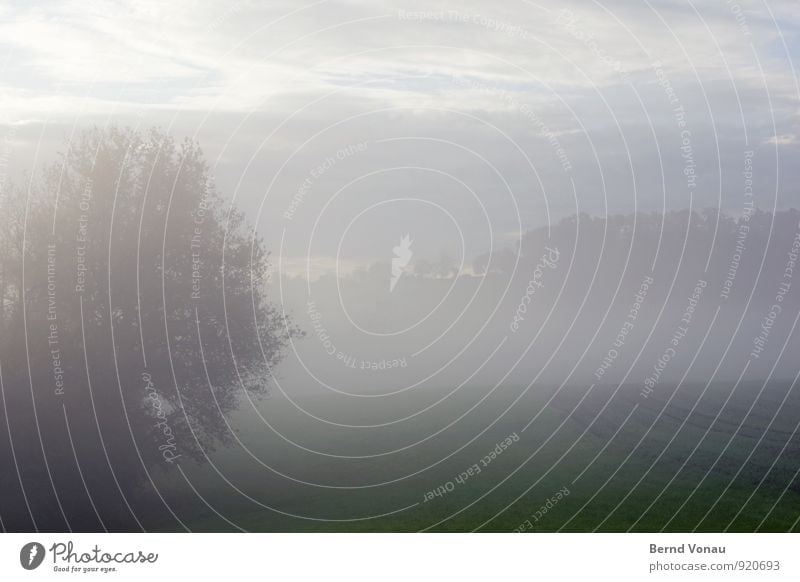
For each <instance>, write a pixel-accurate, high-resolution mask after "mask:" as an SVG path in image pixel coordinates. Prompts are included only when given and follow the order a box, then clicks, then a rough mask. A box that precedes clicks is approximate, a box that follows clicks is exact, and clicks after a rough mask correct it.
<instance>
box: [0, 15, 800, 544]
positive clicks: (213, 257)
mask: <svg viewBox="0 0 800 582" xmlns="http://www.w3.org/2000/svg"><path fill="white" fill-rule="evenodd" d="M795 9H796V7H795V6H794V3H792V2H789V1H783V0H770V1H769V2H766V3H747V5H746V6H745V5H744V4H742V5H741V6H740V5H739V4H736V3H732V2H725V3H723V2H716V3H714V2H702V3H699V5H688V4H687V5H684V4H681V3H678V2H656V3H643V4H641V5H640V4H631V3H629V2H621V1H620V2H616V1H615V2H609V3H604V4H602V5H599V4H597V5H594V4H593V5H591V6H587V5H585V3H579V2H566V3H564V2H561V3H557V4H554V3H552V2H550V3H541V4H539V3H531V2H527V1H523V0H520V1H516V0H509V1H507V2H500V3H496V5H492V6H491V7H490V6H488V5H485V3H478V2H467V3H463V2H460V3H458V4H457V5H456V4H455V3H453V2H440V3H437V4H435V5H431V4H429V3H417V2H390V1H381V2H362V1H355V0H353V1H348V0H340V1H335V2H318V3H314V4H309V5H303V6H298V5H295V4H294V3H289V2H282V1H275V2H269V3H251V2H238V3H234V4H231V5H230V6H229V7H225V6H222V5H215V4H213V3H210V2H209V3H204V2H200V3H197V2H175V3H170V4H169V6H165V5H162V3H157V2H149V1H147V2H136V3H133V4H132V5H128V4H123V3H111V4H108V5H103V6H101V5H95V4H93V3H90V4H84V3H77V2H70V1H59V2H53V3H48V4H47V5H45V6H39V7H29V6H27V5H24V4H19V3H11V4H9V5H8V6H6V7H4V8H3V9H2V14H3V18H2V20H3V22H4V24H2V25H0V31H2V33H3V34H2V35H0V38H2V40H0V53H2V54H3V55H4V56H5V59H4V60H3V65H2V66H3V71H4V73H3V76H2V79H3V81H2V95H3V99H4V107H3V111H2V112H0V209H2V213H0V216H1V218H0V221H2V230H1V231H0V234H2V239H0V245H1V246H0V249H1V250H2V263H0V283H1V284H2V294H3V295H2V297H3V332H2V340H1V343H0V379H1V380H2V395H3V399H2V406H3V412H4V414H3V415H2V417H0V419H1V420H2V424H3V425H4V426H3V427H0V460H2V463H3V469H4V470H3V472H2V473H3V474H2V477H1V478H0V493H2V495H0V518H1V520H2V521H1V522H0V523H1V524H2V527H3V529H4V530H6V529H7V530H9V531H37V530H44V531H65V530H70V529H74V530H87V531H101V530H103V529H106V530H125V531H127V530H152V529H160V530H170V531H172V530H211V531H217V530H226V531H227V530H259V531H260V530H270V531H283V530H317V529H321V530H338V529H365V530H369V531H372V530H388V531H417V530H425V529H437V530H455V531H469V530H473V529H486V530H499V531H509V530H513V529H515V528H516V529H519V528H518V524H519V522H521V521H523V520H524V519H525V517H526V516H527V515H528V513H529V509H530V508H531V507H534V508H535V507H538V506H539V505H540V501H541V500H543V499H548V498H550V497H551V496H552V495H553V494H554V492H555V491H560V490H561V489H560V488H561V487H566V486H567V485H569V486H570V487H573V486H574V487H573V489H572V493H570V494H569V495H570V496H569V499H568V500H565V501H564V502H563V504H562V505H560V507H562V510H560V511H561V513H559V514H557V516H556V517H552V518H551V519H552V520H554V521H551V522H548V523H546V524H544V525H542V529H544V530H547V531H555V530H558V529H562V528H566V529H573V530H575V531H592V530H594V529H595V528H599V527H601V525H604V524H606V525H605V526H604V527H607V528H608V529H611V530H613V531H625V530H627V529H629V528H634V527H639V528H643V529H645V530H648V531H658V530H660V529H662V528H667V529H677V530H681V529H684V530H686V529H688V530H691V529H694V528H701V529H703V528H705V529H711V530H714V531H716V530H722V529H726V528H727V527H732V528H734V529H738V530H742V531H749V530H752V529H755V528H756V526H758V527H762V526H763V527H764V528H765V529H769V530H780V531H785V530H786V529H789V530H791V529H793V528H795V527H796V526H797V521H795V517H797V512H798V510H799V509H798V508H800V497H798V495H800V493H798V490H797V485H796V477H797V474H798V473H797V471H798V470H799V469H798V466H797V454H796V452H797V440H796V433H797V428H798V424H797V422H796V417H797V410H798V408H797V406H798V401H797V395H796V393H795V392H796V391H795V383H796V380H797V377H798V374H799V373H800V370H798V365H797V361H796V357H794V355H795V354H797V353H798V349H800V333H798V330H797V322H798V316H799V314H800V294H798V289H800V282H798V280H797V279H798V277H800V271H798V262H797V261H798V255H800V211H799V210H798V208H800V193H798V186H797V184H798V183H800V174H799V173H798V164H797V163H796V160H797V159H798V156H799V155H800V140H799V139H798V132H799V131H800V129H799V128H800V125H799V123H798V109H797V99H798V96H799V95H800V88H799V87H798V82H797V75H796V71H795V68H794V59H795V57H796V56H797V52H798V43H797V22H796V15H794V13H793V11H795ZM506 439H508V440H506ZM501 443H504V444H502V445H501ZM497 450H500V451H501V452H500V453H497V452H496V451H497ZM491 451H495V452H494V455H493V456H492V454H491ZM488 457H490V462H485V459H486V458H488ZM490 464H491V465H492V468H491V469H490V468H489V465H490ZM473 465H477V466H479V468H482V469H483V472H482V476H480V477H478V476H477V475H478V473H475V474H472V473H469V474H468V477H462V475H463V474H464V471H466V468H467V467H471V466H473ZM618 471H619V477H617V475H618ZM456 475H457V476H460V477H461V485H460V486H454V491H455V492H453V491H451V490H449V489H448V488H447V487H445V489H444V493H442V492H439V493H438V494H437V495H436V496H435V497H437V498H438V497H442V499H437V500H435V501H434V500H433V498H432V497H431V496H432V495H433V494H431V495H429V493H430V492H431V491H437V488H438V487H439V486H442V487H444V484H446V483H451V479H452V478H453V476H456ZM467 481H469V482H470V484H469V485H467V484H466V482H467ZM642 483H644V485H643V486H642V488H645V487H646V486H648V485H652V486H653V487H654V491H657V492H652V494H651V491H650V490H649V489H648V490H646V491H644V492H642V491H641V489H640V485H642ZM451 484H452V483H451ZM659 487H660V488H661V489H659ZM670 487H673V488H674V493H673V494H672V495H669V494H665V493H664V492H668V493H670V492H673V489H670ZM679 487H680V488H679ZM705 488H707V489H708V491H706V489H705ZM633 492H637V495H635V496H633V495H632V496H631V497H630V498H629V497H628V494H632V493H633ZM451 493H452V494H451ZM601 493H602V495H601ZM662 494H663V495H664V498H663V499H662ZM706 494H707V495H706ZM773 502H774V503H773ZM437 503H438V505H437ZM559 503H560V501H559ZM625 503H627V505H625ZM592 504H593V505H592ZM748 504H750V505H748ZM620 506H622V507H623V509H624V510H625V511H627V512H628V513H625V515H624V516H620V518H619V520H616V521H615V520H611V521H610V522H608V523H607V520H608V518H610V517H611V516H613V515H617V514H616V513H615V512H616V511H617V509H618V508H619V507H620ZM745 506H747V507H749V508H750V509H751V511H750V512H749V515H750V516H751V517H752V516H757V517H758V520H760V521H757V523H751V521H747V522H746V521H744V519H745V518H743V517H741V516H740V514H739V512H738V510H740V509H741V508H742V507H745ZM587 508H588V509H587ZM734 508H735V509H734ZM776 508H777V509H776ZM698 511H699V515H703V514H705V515H704V516H703V517H702V518H701V519H700V521H699V522H698V521H696V519H695V518H696V517H697V515H698ZM620 513H623V511H621V512H620ZM762 518H763V519H762ZM706 519H707V521H704V520H706ZM747 519H750V518H749V517H748V518H747ZM752 519H755V517H752ZM673 520H676V521H673ZM737 520H738V521H737ZM765 523H766V525H764V524H765Z"/></svg>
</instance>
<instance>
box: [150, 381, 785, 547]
mask: <svg viewBox="0 0 800 582" xmlns="http://www.w3.org/2000/svg"><path fill="white" fill-rule="evenodd" d="M761 388H762V385H761V384H759V383H750V384H741V385H739V386H738V387H737V389H736V390H734V386H733V385H730V384H713V385H710V386H705V385H686V386H682V387H681V388H680V389H678V390H677V392H675V387H674V386H672V387H669V386H661V387H660V391H659V392H658V393H656V394H654V395H652V396H651V397H650V398H643V397H642V396H641V395H640V394H639V392H638V389H639V388H638V387H637V386H623V387H622V388H620V389H619V390H617V391H616V394H615V395H614V397H613V398H611V396H612V394H613V393H614V391H615V389H616V387H615V386H595V387H594V388H593V389H591V390H588V389H587V387H584V388H581V387H572V388H570V389H569V390H566V389H565V390H561V391H560V392H559V393H558V394H556V395H555V396H553V395H554V392H555V388H553V387H549V388H547V389H538V390H536V391H535V392H534V391H529V392H528V393H526V394H525V395H524V396H523V397H522V398H520V399H519V401H518V402H517V403H516V404H514V406H512V407H511V408H510V409H508V407H509V404H511V403H513V402H514V400H515V399H516V398H517V397H518V396H519V395H520V394H521V393H522V390H523V388H521V387H519V388H513V389H512V388H508V389H503V390H502V391H499V392H497V393H494V394H492V395H491V398H487V399H485V400H484V401H483V402H482V403H481V404H480V406H478V407H476V408H475V409H474V410H473V411H472V412H469V413H468V414H467V415H466V416H464V417H463V418H461V420H459V421H458V422H456V423H455V424H453V425H452V426H451V427H450V428H449V429H447V430H445V431H443V432H441V433H440V434H438V435H436V436H434V437H431V438H429V439H428V440H426V441H425V442H422V443H421V444H417V445H414V446H411V445H413V443H414V442H415V441H416V440H419V439H420V438H424V437H426V436H428V435H430V434H431V433H432V432H434V431H436V430H439V429H441V428H442V427H443V426H446V425H447V424H448V423H450V422H452V420H453V419H454V418H458V417H459V416H460V415H461V414H463V412H464V411H467V410H469V409H470V407H472V406H473V405H474V404H475V402H476V401H477V400H479V399H480V396H481V392H480V391H477V390H472V391H468V392H465V393H463V394H459V395H458V396H456V397H453V398H452V399H450V400H448V402H447V407H446V409H441V410H440V411H438V412H437V413H435V414H433V415H431V416H430V417H429V418H426V419H424V420H421V421H420V422H418V423H398V424H399V426H397V427H396V428H395V427H394V426H393V427H392V428H391V430H390V429H381V430H375V431H372V432H371V433H370V436H369V438H364V435H363V434H360V433H359V430H355V431H345V434H342V435H340V436H339V437H332V436H330V435H326V434H308V433H307V432H303V431H304V430H305V429H304V427H303V426H302V425H293V427H292V428H293V429H294V433H293V434H295V435H302V436H303V437H305V440H304V441H303V442H305V443H309V444H307V445H304V444H300V443H299V442H297V441H295V444H293V445H290V444H288V443H287V442H286V441H285V440H283V439H280V438H277V437H275V435H272V436H269V435H270V431H268V430H266V429H265V428H264V427H263V426H260V427H257V428H253V429H252V431H243V436H242V442H243V443H245V444H246V445H247V446H248V447H249V448H250V450H251V452H252V456H251V455H250V454H246V453H243V452H241V451H239V452H235V451H225V452H221V453H219V454H218V455H217V456H216V457H214V458H213V460H214V462H215V463H217V468H218V469H219V472H220V473H221V474H222V475H225V477H226V478H227V479H229V481H230V484H229V483H226V482H225V481H224V480H223V479H222V478H221V477H220V476H219V474H217V473H216V472H215V471H214V470H213V467H208V466H206V467H197V468H194V469H192V468H187V475H189V476H190V478H191V479H192V482H193V484H194V485H195V487H197V489H198V492H199V493H200V494H202V496H203V498H204V499H205V502H206V503H207V505H205V504H204V506H203V508H202V509H200V510H197V509H196V508H195V509H194V510H192V512H191V517H190V518H187V519H185V520H184V523H185V524H186V526H187V527H189V528H191V529H192V530H197V531H235V530H236V529H237V528H241V529H245V530H248V531H387V532H408V531H419V530H426V531H499V532H508V531H514V530H515V529H522V530H524V531H548V532H550V531H570V532H589V531H615V532H616V531H629V530H630V531H645V532H650V531H661V530H664V531H681V532H682V531H692V530H697V531H708V532H717V531H725V530H727V531H741V532H749V531H755V530H758V531H788V530H790V529H793V528H794V529H797V520H798V518H799V517H800V486H798V480H797V479H796V477H797V473H796V471H797V470H798V468H800V447H799V446H798V440H797V434H796V433H795V429H796V426H797V424H798V422H800V414H799V412H800V398H799V397H798V395H797V394H795V393H794V391H792V390H791V386H790V384H789V383H786V382H774V383H771V384H769V385H768V386H766V387H764V389H763V392H762V393H761V395H760V397H759V398H758V399H756V396H757V395H758V393H759V391H760V390H761ZM673 392H675V393H674V396H673ZM484 395H485V394H484ZM701 395H702V397H701ZM671 396H673V397H672V400H671V402H670V403H669V405H666V401H667V400H668V399H669V398H670V397H671ZM726 400H727V404H725V403H726ZM548 403H549V404H548ZM545 404H547V405H546V406H545ZM723 404H725V406H723ZM270 406H271V409H270V410H271V411H272V413H273V414H274V416H275V418H280V417H281V415H282V414H285V413H286V411H285V410H284V411H281V409H280V407H281V404H280V403H279V402H277V401H271V402H270ZM751 407H752V409H751ZM506 409H508V411H507V412H506V413H505V414H502V413H503V412H504V411H505V410H506ZM268 420H269V419H268ZM531 421H532V422H531ZM528 423H530V426H529V427H528V428H527V429H525V430H524V431H523V428H524V427H525V426H526V425H527V424H528ZM412 425H413V426H412ZM308 426H311V427H313V426H318V424H311V423H309V425H308ZM316 430H318V429H316ZM360 430H361V433H363V432H364V430H363V429H360ZM351 433H352V434H351ZM480 433H482V434H480ZM283 434H286V433H283ZM512 434H516V435H517V436H518V437H519V438H518V440H516V442H512V443H511V444H510V445H509V446H507V447H506V448H503V449H502V451H501V453H500V454H496V455H495V456H494V458H490V459H489V461H488V462H485V458H486V455H491V451H492V450H493V449H494V448H495V446H496V444H497V443H500V442H501V441H503V440H504V439H506V437H508V436H509V435H512ZM470 441H472V442H470ZM298 444H299V445H300V447H303V446H305V447H306V448H309V449H314V450H321V449H322V450H332V451H335V454H338V455H350V456H359V455H360V456H363V455H366V454H373V455H375V454H376V453H374V452H372V453H366V452H365V451H366V450H369V451H382V450H383V451H385V450H392V449H393V448H404V447H408V448H405V450H402V451H401V452H398V453H395V454H388V455H382V456H375V457H370V458H359V459H352V458H334V457H327V456H324V455H319V454H315V453H309V452H306V451H303V450H302V449H301V448H298V446H297V445H298ZM326 444H327V445H328V448H327V449H324V447H323V446H324V445H326ZM328 454H333V453H328ZM254 458H257V459H259V461H255V460H254ZM482 459H484V461H482ZM476 464H477V465H478V467H479V468H480V472H476V471H473V472H472V473H473V474H470V473H469V469H470V467H473V466H474V465H476ZM276 471H277V472H280V473H283V475H284V476H280V475H277V474H276V473H275V472H276ZM459 475H466V476H465V477H463V478H461V479H458V480H457V479H456V477H457V476H459ZM286 476H289V477H290V478H287V477H286ZM292 479H295V480H294V481H293V480H292ZM300 481H302V482H300ZM381 483H384V484H382V485H379V486H376V484H381ZM448 483H450V485H448ZM321 485H324V486H321ZM234 486H235V487H236V489H234V488H233V487H234ZM438 487H443V488H444V489H443V490H441V489H440V492H441V495H434V494H431V493H429V492H431V491H434V490H436V489H437V488H438ZM559 491H561V492H562V493H561V494H560V495H559V494H558V492H559ZM565 492H568V494H567V493H565ZM245 495H246V496H247V497H249V498H250V499H248V498H247V497H245ZM551 498H555V501H552V500H551V501H550V502H549V504H548V499H551ZM253 500H255V501H257V502H254V501H253ZM548 505H549V507H548ZM268 507H269V508H268ZM390 512H394V513H392V514H391V515H386V514H387V513H390ZM537 512H538V513H537ZM300 516H302V517H300ZM173 527H174V526H173V525H169V526H165V529H172V528H173Z"/></svg>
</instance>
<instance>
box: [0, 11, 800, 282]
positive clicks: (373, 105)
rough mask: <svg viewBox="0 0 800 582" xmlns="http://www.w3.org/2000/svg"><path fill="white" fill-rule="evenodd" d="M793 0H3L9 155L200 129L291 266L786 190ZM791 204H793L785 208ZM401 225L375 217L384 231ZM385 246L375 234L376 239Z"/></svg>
mask: <svg viewBox="0 0 800 582" xmlns="http://www.w3.org/2000/svg"><path fill="white" fill-rule="evenodd" d="M793 11H795V12H796V2H793V1H791V0H770V1H769V2H761V1H750V0H742V1H740V2H735V1H731V0H702V1H699V2H691V1H682V0H677V1H651V2H648V1H643V2H635V3H634V2H627V1H618V0H614V1H607V2H591V3H589V2H569V1H567V2H558V3H552V2H530V1H527V0H503V1H502V2H494V3H486V2H452V1H451V2H403V1H378V2H376V1H369V2H367V1H366V0H365V1H357V0H352V1H320V2H312V3H308V4H301V3H298V2H289V1H286V0H271V1H269V2H247V1H240V2H232V3H220V2H200V1H183V0H181V1H175V2H169V3H164V2H157V1H140V2H93V1H77V0H73V1H52V2H40V3H29V2H21V1H19V2H6V3H4V4H3V6H2V7H0V23H1V24H0V55H2V65H0V66H1V67H2V70H3V74H2V84H1V85H0V95H2V100H3V107H2V108H1V109H0V123H2V125H3V131H4V133H5V136H4V138H3V142H4V143H3V151H4V160H5V162H4V164H5V166H6V169H5V170H4V171H5V172H7V173H8V174H9V175H10V176H11V177H12V178H16V177H18V176H19V175H20V173H21V171H22V170H25V169H32V168H34V167H36V166H38V165H40V164H42V163H45V162H47V161H49V160H50V159H52V156H53V155H54V153H55V152H56V151H57V150H58V149H59V147H63V143H64V140H65V139H69V137H70V136H71V135H73V132H75V131H76V130H78V129H80V128H82V127H85V126H91V125H101V126H102V125H105V124H109V123H117V124H127V125H132V126H140V127H145V126H152V125H159V126H161V127H164V128H168V129H169V130H170V131H171V132H172V133H173V134H175V135H176V137H179V138H180V137H183V136H190V137H194V138H196V139H198V140H199V141H200V143H201V145H202V146H203V147H204V149H205V151H206V154H207V156H208V158H209V161H210V162H211V164H212V166H213V168H214V174H215V176H216V179H217V183H218V185H219V187H220V190H221V191H222V192H223V194H224V195H226V196H228V197H230V198H231V199H234V200H235V201H236V202H237V203H238V204H239V205H241V206H242V207H243V208H245V209H246V210H247V211H248V212H249V213H250V216H251V218H252V220H253V221H254V222H256V223H257V224H258V229H259V231H260V232H262V233H263V234H264V235H265V236H266V237H267V239H268V242H269V245H270V247H271V248H273V249H280V252H281V256H282V257H283V258H284V263H283V268H284V269H286V270H287V271H289V270H290V271H293V272H297V271H298V269H300V270H302V269H303V268H305V267H306V266H309V265H310V266H309V269H311V270H315V271H325V270H331V269H335V268H336V267H337V266H338V267H339V268H340V269H345V270H348V269H352V268H355V267H357V266H364V265H367V264H369V263H370V262H372V261H375V260H378V259H381V258H384V259H385V258H386V256H385V255H387V250H386V249H387V248H391V246H392V245H393V244H396V241H397V240H398V236H399V235H401V234H404V233H412V234H414V236H415V237H416V240H417V245H416V246H417V250H418V252H419V253H421V254H422V255H425V256H427V257H428V258H430V259H435V258H436V257H439V256H441V255H442V254H446V255H448V256H450V257H453V258H455V259H456V260H457V261H460V260H461V258H465V259H466V260H467V263H468V260H469V258H471V257H474V256H476V255H478V254H480V253H483V252H486V251H487V250H488V249H489V248H492V247H493V246H494V247H495V248H497V247H498V246H508V245H513V244H514V241H515V240H516V239H517V238H518V237H519V235H520V233H522V232H525V231H527V230H529V229H531V228H533V227H537V226H541V225H546V224H548V223H550V222H552V221H555V220H558V219H560V218H562V217H564V216H568V215H571V214H574V213H576V212H588V213H591V214H595V215H604V214H606V213H609V214H616V213H626V214H627V213H632V212H637V211H638V212H641V211H645V212H649V211H661V210H664V209H674V208H689V207H691V208H705V207H720V208H723V209H724V210H726V211H727V212H730V213H732V214H738V213H740V212H741V209H742V201H743V196H742V180H741V171H742V169H743V167H744V160H745V157H746V152H748V151H754V152H755V153H754V156H753V158H752V159H753V168H754V175H755V184H756V190H757V192H756V195H755V200H756V203H757V204H758V205H759V206H761V207H763V208H767V209H771V208H776V207H777V208H785V207H789V206H792V203H793V201H796V200H797V196H798V194H797V188H796V184H797V183H798V178H800V176H798V171H797V167H796V166H797V164H791V163H787V161H788V160H791V159H796V156H797V154H798V144H800V138H798V133H800V124H798V114H800V111H798V95H799V94H800V92H799V91H798V82H797V78H796V74H795V69H794V60H795V59H796V57H797V56H798V47H800V37H799V36H798V33H799V31H798V23H797V19H796V18H794V20H792V19H791V15H792V13H793ZM795 205H796V204H795ZM387 221H388V223H392V224H393V228H391V229H387V228H386V224H387ZM384 239H385V240H384Z"/></svg>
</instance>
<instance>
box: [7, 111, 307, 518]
mask: <svg viewBox="0 0 800 582" xmlns="http://www.w3.org/2000/svg"><path fill="white" fill-rule="evenodd" d="M0 221H2V222H3V225H2V228H0V236H2V239H0V249H1V250H2V254H1V255H0V289H2V298H3V317H2V336H1V337H0V366H2V368H1V369H2V399H1V400H0V401H1V402H2V407H3V414H2V415H0V417H2V418H1V419H0V422H2V424H4V425H5V426H3V427H2V430H0V439H3V441H2V442H0V455H2V458H1V460H2V463H3V467H4V470H3V472H2V475H0V496H1V499H0V517H2V519H3V525H4V527H5V528H7V529H16V530H30V529H40V530H65V529H68V528H71V529H86V530H98V529H102V528H104V527H105V528H108V529H138V528H144V527H146V526H147V523H148V520H150V519H151V518H152V516H153V515H156V514H158V515H161V516H163V515H167V516H169V515H174V516H175V518H177V514H176V513H175V511H176V510H175V508H176V507H180V506H181V505H182V504H183V505H185V504H187V503H190V502H191V501H190V500H187V499H181V500H177V501H175V500H173V501H172V502H170V500H169V499H166V498H164V497H163V495H162V493H161V491H159V490H157V488H155V487H154V485H153V481H152V477H153V474H154V472H155V473H158V472H161V473H163V472H164V471H171V472H173V473H176V472H178V471H180V468H179V465H180V463H182V462H186V461H187V460H189V459H195V460H202V459H204V458H205V454H206V453H207V452H208V451H209V450H210V449H213V448H214V447H215V446H218V445H220V444H227V443H229V442H230V441H231V440H232V439H233V438H234V432H233V431H232V430H231V428H230V427H229V426H228V424H227V420H226V417H227V415H228V414H229V413H230V412H232V411H233V410H234V409H236V408H237V406H239V405H240V404H241V402H242V401H243V399H248V398H250V397H252V396H258V395H263V394H265V393H266V392H267V390H268V385H269V381H270V378H271V374H272V373H273V371H274V368H275V366H276V365H277V364H278V363H279V362H280V360H281V358H282V356H283V355H284V348H285V347H286V345H287V342H288V340H289V339H290V338H291V337H292V336H294V335H296V334H298V333H299V331H298V329H297V328H296V327H294V326H293V324H291V323H290V320H289V319H288V318H287V317H285V316H284V315H283V314H282V313H281V312H280V311H279V310H277V309H276V307H275V306H273V305H272V304H271V303H270V302H269V300H268V297H267V294H266V278H267V277H269V253H268V252H267V251H266V249H265V247H264V243H263V240H262V239H261V238H259V237H258V236H255V235H254V232H253V230H252V228H250V227H248V225H247V224H246V222H245V220H244V217H243V215H242V214H241V212H239V211H238V210H236V209H235V208H232V207H230V206H229V205H228V204H227V203H226V202H225V200H224V199H223V198H222V197H221V196H220V195H219V194H218V193H217V192H216V190H215V187H214V184H213V181H212V179H211V177H210V175H209V167H208V164H207V163H206V162H205V160H204V158H203V154H202V151H201V149H200V148H199V146H198V145H197V144H196V143H194V142H191V141H189V140H186V141H183V142H182V143H176V142H175V141H174V140H173V139H172V138H171V137H170V136H169V135H167V134H166V133H164V132H163V131H160V130H157V129H153V130H150V131H147V132H139V131H134V130H130V129H120V128H116V127H112V128H110V129H93V130H89V131H86V132H84V133H82V134H81V135H80V136H79V137H77V138H76V139H73V140H71V141H70V142H69V143H68V144H67V146H66V151H65V152H64V153H63V154H61V156H60V158H59V159H58V160H57V161H56V162H55V163H53V164H51V165H49V166H47V167H46V168H45V169H44V170H43V171H42V172H41V174H40V175H37V176H36V178H35V179H31V180H26V183H25V184H24V185H22V186H20V185H18V186H16V187H10V188H9V189H8V191H6V192H3V212H2V215H0ZM178 478H179V477H178Z"/></svg>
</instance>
